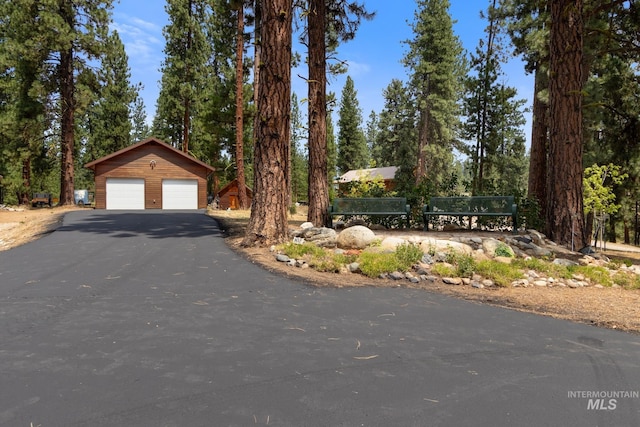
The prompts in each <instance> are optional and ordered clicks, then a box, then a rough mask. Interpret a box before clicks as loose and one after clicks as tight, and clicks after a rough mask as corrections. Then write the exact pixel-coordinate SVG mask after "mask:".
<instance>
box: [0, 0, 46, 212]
mask: <svg viewBox="0 0 640 427" xmlns="http://www.w3.org/2000/svg"><path fill="white" fill-rule="evenodd" d="M46 34H47V33H46V32H45V31H44V28H42V27H41V26H40V11H39V9H38V7H37V4H35V3H33V2H24V1H22V2H4V3H2V4H1V5H0V39H1V40H2V43H0V85H1V86H0V124H1V126H0V138H1V141H0V142H1V144H0V145H1V146H2V153H1V154H2V155H1V156H0V175H3V177H4V179H3V184H4V186H5V188H8V189H9V191H8V193H9V195H8V196H9V197H11V198H12V199H13V198H14V197H15V201H16V202H19V203H26V201H27V200H28V199H29V197H30V196H29V193H30V191H31V185H32V182H31V169H32V159H33V158H34V157H35V156H37V154H38V152H40V151H42V147H43V140H44V129H45V128H46V126H47V124H46V123H44V119H45V112H46V109H47V106H48V105H47V99H46V93H45V90H44V87H43V85H44V83H45V82H44V81H43V79H42V78H43V77H44V76H45V61H46V60H47V58H48V56H49V46H48V42H50V40H49V39H48V38H47V37H46Z"/></svg>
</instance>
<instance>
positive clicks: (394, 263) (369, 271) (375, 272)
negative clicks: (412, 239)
mask: <svg viewBox="0 0 640 427" xmlns="http://www.w3.org/2000/svg"><path fill="white" fill-rule="evenodd" d="M423 255H424V254H423V253H422V250H421V249H420V248H419V247H418V246H416V245H413V244H411V243H403V244H401V245H398V246H397V247H396V250H395V251H394V252H393V254H389V253H382V252H373V251H364V252H362V253H361V254H360V257H359V258H358V260H357V261H358V262H359V263H360V271H362V273H363V274H364V275H366V276H368V277H378V276H379V275H380V274H382V273H391V272H392V271H408V270H410V269H411V267H412V266H413V265H414V264H415V263H416V262H418V261H420V259H422V257H423Z"/></svg>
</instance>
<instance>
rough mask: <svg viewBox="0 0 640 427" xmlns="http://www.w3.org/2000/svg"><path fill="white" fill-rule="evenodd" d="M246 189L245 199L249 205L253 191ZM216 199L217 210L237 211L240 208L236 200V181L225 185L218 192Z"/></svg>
mask: <svg viewBox="0 0 640 427" xmlns="http://www.w3.org/2000/svg"><path fill="white" fill-rule="evenodd" d="M246 189H247V199H248V202H249V204H251V200H252V199H253V191H252V190H251V189H250V188H249V187H246ZM218 199H219V200H218V209H225V210H226V209H238V208H239V207H240V202H239V200H238V180H237V179H234V180H233V181H231V182H230V183H228V184H227V185H225V186H224V188H223V189H221V190H220V191H219V192H218Z"/></svg>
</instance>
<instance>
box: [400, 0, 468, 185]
mask: <svg viewBox="0 0 640 427" xmlns="http://www.w3.org/2000/svg"><path fill="white" fill-rule="evenodd" d="M417 3H418V5H417V10H416V13H415V20H414V23H413V25H412V29H413V33H414V38H413V40H410V41H408V42H407V44H408V46H409V52H408V53H407V54H406V55H405V57H404V59H403V62H404V64H405V66H406V67H407V68H408V69H409V73H410V85H411V88H412V91H413V92H414V93H415V95H416V99H415V102H416V104H417V106H418V111H419V115H420V119H419V121H418V149H417V162H416V172H415V179H416V183H419V182H421V181H422V180H424V179H425V178H427V177H428V179H429V180H430V181H431V182H435V183H439V182H442V181H443V180H444V179H445V177H446V176H448V170H449V169H450V168H451V167H452V162H453V156H452V155H451V153H452V148H453V145H454V143H455V137H456V135H455V133H456V128H457V120H458V106H457V101H458V97H459V93H460V89H459V85H460V81H461V77H462V75H463V74H464V71H465V70H464V67H463V60H462V58H461V55H462V45H461V43H460V41H459V40H458V38H457V37H456V36H455V35H454V33H453V21H452V19H451V16H450V14H449V1H448V0H419V1H418V2H417Z"/></svg>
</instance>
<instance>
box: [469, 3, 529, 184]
mask: <svg viewBox="0 0 640 427" xmlns="http://www.w3.org/2000/svg"><path fill="white" fill-rule="evenodd" d="M495 4H496V0H494V1H493V6H492V7H490V8H489V11H488V14H487V16H488V21H489V22H488V25H487V28H486V30H485V32H486V38H485V39H482V40H480V43H479V46H478V47H477V48H476V53H475V55H472V56H471V59H472V61H471V62H472V65H473V69H474V71H475V73H473V74H472V75H470V76H469V77H467V79H466V90H467V94H466V96H465V99H464V104H463V105H464V107H465V111H464V115H465V117H466V118H467V120H466V123H465V124H464V125H463V126H462V130H463V139H465V140H469V141H473V143H472V145H471V146H470V147H469V150H468V154H469V156H470V159H471V173H472V176H471V178H472V180H471V184H472V185H471V191H472V194H475V195H483V194H495V195H500V194H511V195H517V196H523V195H524V188H523V186H522V182H523V180H524V179H525V173H526V168H525V167H524V161H525V151H524V141H525V138H524V136H523V135H522V130H521V129H522V126H523V125H524V123H525V119H524V116H523V112H522V108H523V105H524V103H525V101H524V100H515V99H514V98H515V96H516V94H517V92H516V90H515V89H514V88H510V87H505V86H504V84H501V83H499V80H500V79H504V78H505V76H504V73H503V72H502V69H501V66H500V64H501V62H504V61H505V60H506V57H507V52H505V51H504V48H503V45H502V40H501V34H500V28H503V27H504V26H503V25H501V23H500V22H499V19H498V18H497V16H496V14H495V13H494V10H495ZM508 168H510V169H508Z"/></svg>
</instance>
